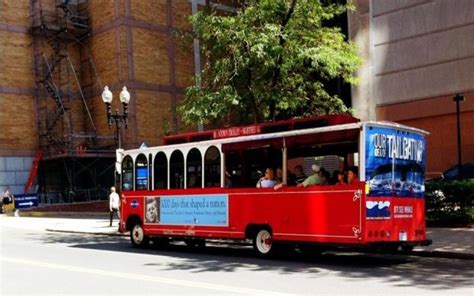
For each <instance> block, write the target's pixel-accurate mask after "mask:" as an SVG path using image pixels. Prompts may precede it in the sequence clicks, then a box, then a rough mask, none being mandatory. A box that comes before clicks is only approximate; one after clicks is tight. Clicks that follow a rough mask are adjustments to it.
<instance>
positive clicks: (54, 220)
mask: <svg viewBox="0 0 474 296" xmlns="http://www.w3.org/2000/svg"><path fill="white" fill-rule="evenodd" d="M57 214H58V213H56V212H20V216H21V217H39V216H40V217H43V218H48V217H49V218H48V219H47V221H46V224H45V226H44V229H46V230H47V231H52V232H63V233H81V234H92V235H110V236H126V235H128V234H121V233H119V232H118V220H117V219H116V218H114V222H113V226H112V227H109V219H108V213H106V212H105V213H104V212H102V213H100V212H94V213H83V212H81V213H78V212H69V213H61V215H60V217H61V218H58V215H57ZM0 216H3V217H5V215H0ZM10 216H11V214H10ZM427 236H428V238H429V239H431V240H433V244H432V245H430V246H423V247H421V246H420V247H416V248H415V249H414V251H413V253H412V254H413V255H417V256H424V257H444V258H459V259H470V260H474V228H428V230H427Z"/></svg>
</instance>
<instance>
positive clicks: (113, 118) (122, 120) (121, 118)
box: [102, 86, 130, 190]
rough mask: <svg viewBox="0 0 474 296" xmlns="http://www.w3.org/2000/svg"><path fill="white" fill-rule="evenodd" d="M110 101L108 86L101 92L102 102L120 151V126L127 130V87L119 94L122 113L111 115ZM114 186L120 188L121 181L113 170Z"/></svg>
mask: <svg viewBox="0 0 474 296" xmlns="http://www.w3.org/2000/svg"><path fill="white" fill-rule="evenodd" d="M112 99H113V95H112V92H111V91H110V90H109V87H108V86H105V87H104V91H103V92H102V100H103V101H104V103H105V106H106V107H107V122H108V124H109V128H111V127H112V125H113V124H115V132H116V135H117V144H118V145H117V149H122V133H121V129H122V124H123V125H124V127H125V128H127V124H128V103H129V102H130V93H129V92H128V91H127V87H125V86H124V87H123V88H122V91H121V92H120V102H122V113H121V114H120V113H119V110H118V109H117V110H115V113H112ZM114 171H115V173H114V184H115V188H117V189H118V188H121V184H122V182H121V181H122V180H121V178H120V176H118V175H119V174H120V172H118V171H117V170H114ZM119 190H120V189H119Z"/></svg>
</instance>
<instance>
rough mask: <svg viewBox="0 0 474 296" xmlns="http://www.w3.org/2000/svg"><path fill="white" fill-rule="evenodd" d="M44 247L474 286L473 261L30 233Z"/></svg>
mask: <svg viewBox="0 0 474 296" xmlns="http://www.w3.org/2000/svg"><path fill="white" fill-rule="evenodd" d="M31 235H32V236H33V235H35V236H36V237H34V238H33V237H32V239H34V240H38V241H41V242H43V243H45V244H57V243H61V244H67V245H69V246H70V247H72V248H83V249H90V250H98V251H113V252H124V253H135V254H137V253H138V254H148V255H159V256H166V257H171V258H176V259H179V260H170V261H166V260H165V261H163V260H158V259H157V260H156V261H154V260H153V257H150V258H151V260H152V261H151V262H149V263H147V264H145V266H149V267H151V268H156V269H157V271H160V270H186V271H190V272H196V273H199V272H237V271H238V270H242V269H245V270H250V271H254V272H259V271H268V270H272V271H275V272H279V273H281V274H291V273H305V274H307V275H309V276H313V277H315V278H316V277H318V276H319V274H320V273H321V272H323V273H325V274H327V273H328V272H330V273H333V275H334V276H339V277H344V278H348V279H360V280H363V279H364V278H372V279H379V280H380V281H383V282H386V283H389V284H390V285H393V286H397V287H403V286H410V287H419V288H423V289H429V290H445V289H446V290H447V289H451V288H454V287H473V286H474V261H472V260H453V259H442V258H422V257H414V256H403V255H388V254H387V255H383V254H365V253H355V252H347V251H346V252H326V253H324V254H323V255H319V256H307V255H304V254H301V253H298V252H287V253H285V254H283V253H282V254H279V255H277V256H276V257H274V258H271V259H261V258H258V257H256V256H255V255H254V253H253V250H252V248H251V247H250V246H240V245H225V244H222V245H217V244H210V245H208V246H206V247H205V248H200V249H199V248H189V247H187V246H185V245H184V244H182V243H176V244H171V245H170V246H167V247H166V248H162V249H160V248H158V247H156V246H153V245H151V246H150V247H149V248H147V249H137V248H134V247H132V245H131V243H130V242H129V239H128V238H127V237H114V236H91V235H81V234H58V233H46V234H41V235H39V234H37V233H36V234H31Z"/></svg>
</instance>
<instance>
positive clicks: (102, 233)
mask: <svg viewBox="0 0 474 296" xmlns="http://www.w3.org/2000/svg"><path fill="white" fill-rule="evenodd" d="M45 231H49V232H57V233H71V234H92V235H105V236H127V234H125V233H119V232H117V233H111V232H90V231H77V230H60V229H50V228H46V229H45Z"/></svg>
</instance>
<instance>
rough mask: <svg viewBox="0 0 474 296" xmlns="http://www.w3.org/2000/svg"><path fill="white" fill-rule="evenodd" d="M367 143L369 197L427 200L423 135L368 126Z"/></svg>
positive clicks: (366, 165)
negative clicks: (425, 197) (425, 196)
mask: <svg viewBox="0 0 474 296" xmlns="http://www.w3.org/2000/svg"><path fill="white" fill-rule="evenodd" d="M365 144H366V145H365V176H366V181H367V182H368V185H369V192H368V194H367V196H372V197H417V198H423V197H424V193H425V186H424V179H425V163H426V149H425V137H424V136H423V135H421V134H418V133H414V132H407V131H403V130H398V129H395V128H387V127H379V126H367V128H366V129H365ZM382 208H386V207H385V206H382Z"/></svg>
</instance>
